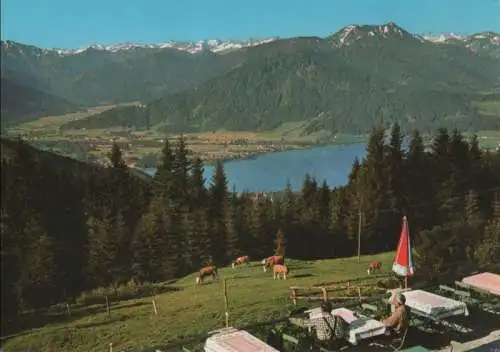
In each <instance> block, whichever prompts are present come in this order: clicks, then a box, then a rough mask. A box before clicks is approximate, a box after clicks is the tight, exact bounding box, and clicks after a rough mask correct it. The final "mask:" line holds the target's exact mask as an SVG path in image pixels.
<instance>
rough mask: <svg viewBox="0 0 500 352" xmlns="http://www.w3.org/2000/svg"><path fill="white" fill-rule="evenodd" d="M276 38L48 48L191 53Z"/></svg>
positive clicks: (63, 51) (64, 51)
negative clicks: (149, 50)
mask: <svg viewBox="0 0 500 352" xmlns="http://www.w3.org/2000/svg"><path fill="white" fill-rule="evenodd" d="M276 39H278V38H275V37H273V38H266V39H260V40H258V39H249V40H219V39H208V40H200V41H197V42H182V41H167V42H164V43H159V44H139V43H131V42H125V43H118V44H115V45H99V44H92V45H89V46H87V47H84V48H81V49H49V50H53V51H55V52H57V53H58V54H59V55H62V56H65V55H77V54H80V53H83V52H85V51H87V50H89V49H93V50H102V51H109V52H120V51H127V50H135V49H165V48H172V49H177V50H181V51H187V52H189V53H191V54H195V53H198V52H201V51H203V50H208V51H211V52H214V53H221V52H226V51H230V50H236V49H241V48H245V47H250V46H256V45H260V44H264V43H269V42H272V41H274V40H276Z"/></svg>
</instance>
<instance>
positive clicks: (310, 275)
mask: <svg viewBox="0 0 500 352" xmlns="http://www.w3.org/2000/svg"><path fill="white" fill-rule="evenodd" d="M313 276H316V275H314V274H309V273H307V274H297V275H292V276H290V278H299V277H313Z"/></svg>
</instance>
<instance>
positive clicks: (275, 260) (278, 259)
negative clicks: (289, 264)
mask: <svg viewBox="0 0 500 352" xmlns="http://www.w3.org/2000/svg"><path fill="white" fill-rule="evenodd" d="M277 264H280V265H284V264H285V258H283V256H281V255H273V256H270V257H267V258H265V259H262V265H263V266H264V272H267V268H272V267H273V266H274V265H277Z"/></svg>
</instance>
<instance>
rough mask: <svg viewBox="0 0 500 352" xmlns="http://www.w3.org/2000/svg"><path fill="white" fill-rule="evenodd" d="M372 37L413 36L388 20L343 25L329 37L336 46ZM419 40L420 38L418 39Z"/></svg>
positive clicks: (402, 37) (400, 37)
mask: <svg viewBox="0 0 500 352" xmlns="http://www.w3.org/2000/svg"><path fill="white" fill-rule="evenodd" d="M373 37H374V39H391V38H398V39H404V38H406V37H414V38H417V37H416V36H413V35H411V34H410V33H408V32H407V31H405V30H404V29H402V28H401V27H399V26H398V25H396V24H395V23H394V22H388V23H385V24H381V25H349V26H347V27H344V28H343V29H341V30H340V31H338V32H337V33H335V34H333V35H332V36H331V37H330V38H331V40H332V41H333V42H334V44H335V45H336V46H344V45H350V44H352V43H353V42H355V41H358V40H362V39H365V38H373ZM419 40H420V39H419Z"/></svg>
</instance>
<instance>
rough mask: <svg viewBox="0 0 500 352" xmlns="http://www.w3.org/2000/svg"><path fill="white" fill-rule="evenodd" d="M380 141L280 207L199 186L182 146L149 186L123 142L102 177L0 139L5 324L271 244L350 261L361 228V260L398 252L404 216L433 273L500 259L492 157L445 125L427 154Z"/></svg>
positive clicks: (166, 157)
mask: <svg viewBox="0 0 500 352" xmlns="http://www.w3.org/2000/svg"><path fill="white" fill-rule="evenodd" d="M385 132H386V131H384V129H383V128H376V129H374V130H373V131H372V133H371V137H370V139H369V142H368V143H367V147H366V148H367V155H366V157H365V158H364V159H363V160H355V161H354V163H353V167H352V171H351V173H350V175H349V182H348V184H347V185H346V186H344V187H339V188H335V189H331V188H330V187H329V186H328V185H327V184H326V183H322V184H318V182H317V180H315V179H314V178H312V177H310V176H305V180H304V184H303V187H302V190H301V191H300V192H292V190H291V189H290V187H288V188H287V189H286V190H285V191H284V192H283V193H282V195H281V196H280V197H275V198H274V199H270V198H265V197H261V198H258V199H254V198H253V197H252V195H251V194H246V193H243V194H235V193H232V192H229V190H228V187H227V179H226V176H225V174H224V168H223V164H222V163H221V162H219V163H217V166H216V168H215V172H214V175H213V178H212V180H211V185H210V186H209V187H208V188H207V187H205V182H204V180H203V176H202V175H203V172H202V168H203V164H202V163H201V161H200V160H199V159H196V158H192V157H191V156H190V153H189V149H188V146H187V145H186V144H185V141H184V140H183V138H182V137H181V138H180V139H179V140H178V141H177V142H176V143H175V145H171V144H169V143H168V142H167V143H166V144H165V146H164V149H163V152H162V158H161V163H160V165H159V166H158V172H157V174H156V175H155V177H154V178H153V179H152V180H147V179H144V178H140V177H137V175H136V174H134V173H133V172H131V170H129V169H128V168H127V167H126V165H125V164H124V162H123V160H122V156H121V151H120V149H119V147H118V146H117V145H114V146H113V149H112V150H111V151H110V156H109V159H110V165H109V168H101V167H93V166H90V165H87V164H72V165H71V167H69V166H68V165H65V164H64V163H69V161H64V163H62V161H61V160H63V159H60V158H59V159H58V158H56V159H57V160H56V159H54V160H52V159H51V160H47V158H46V157H45V156H43V155H41V154H40V152H39V151H37V150H36V149H33V148H32V147H29V146H28V145H27V144H26V143H24V142H22V141H7V140H3V141H2V146H3V148H2V168H1V174H2V185H1V187H2V207H1V233H2V251H1V265H2V302H1V304H2V320H4V319H8V318H11V317H13V316H15V315H16V313H18V312H19V311H22V310H26V309H33V308H35V309H36V308H40V307H45V306H48V305H51V304H54V303H56V302H61V301H67V300H70V299H72V298H74V297H76V296H78V295H79V294H80V293H81V292H82V291H84V290H88V289H91V288H95V287H103V286H110V285H119V284H121V283H124V282H127V281H129V280H135V281H136V282H139V283H141V282H158V281H165V280H169V279H172V278H176V277H179V276H182V275H185V274H187V273H192V272H193V271H196V270H198V269H199V268H200V266H202V265H204V264H208V263H214V264H216V265H220V266H223V265H227V264H228V263H229V261H230V260H231V259H233V258H234V257H236V256H238V255H241V254H246V255H249V256H250V257H251V258H253V259H254V260H260V259H261V258H262V257H264V256H267V255H271V254H273V252H274V251H275V249H276V248H278V247H279V248H281V249H283V248H284V250H285V255H286V256H287V257H292V258H304V259H305V258H307V259H313V258H334V257H342V256H351V255H354V254H355V253H356V251H357V244H356V243H357V242H356V238H357V233H358V224H359V220H360V219H361V225H362V246H361V250H362V253H375V252H380V251H387V250H392V249H394V248H395V246H396V244H397V240H398V236H399V231H400V226H401V217H402V216H403V215H407V216H408V219H409V225H410V230H411V232H412V238H413V241H414V245H415V248H416V252H417V260H418V261H419V264H418V265H419V266H420V267H421V268H422V267H425V268H426V270H421V272H424V271H425V272H426V273H428V274H429V275H433V274H436V273H437V272H439V271H441V268H442V266H443V264H445V263H450V262H462V261H463V262H471V263H474V264H477V265H481V264H485V263H491V262H494V261H499V259H500V155H499V154H498V153H487V152H483V151H481V150H480V148H479V146H478V141H477V138H476V137H473V138H472V139H471V140H470V141H466V140H465V139H464V137H463V136H462V135H461V134H460V133H458V132H457V131H453V132H448V131H447V130H446V129H440V130H439V131H438V132H437V133H436V134H435V136H434V139H433V142H432V144H431V145H430V146H429V148H427V147H426V146H424V143H423V141H422V138H421V137H420V135H419V133H418V132H414V133H413V134H412V135H411V138H410V139H411V141H410V145H409V148H403V147H402V140H403V135H402V133H401V130H400V128H399V126H398V125H394V127H393V128H392V130H391V131H390V133H389V134H388V135H386V133H385ZM73 163H76V162H73ZM331 167H332V168H335V165H331ZM427 269H428V270H427Z"/></svg>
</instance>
